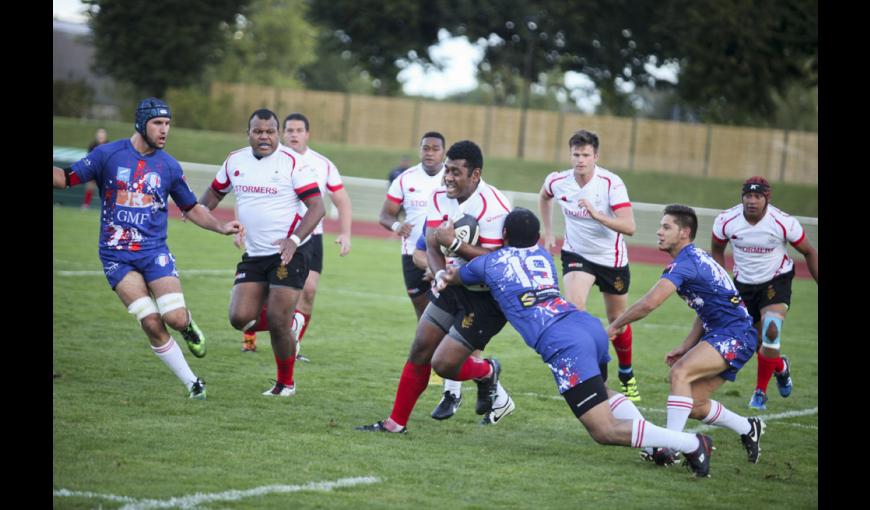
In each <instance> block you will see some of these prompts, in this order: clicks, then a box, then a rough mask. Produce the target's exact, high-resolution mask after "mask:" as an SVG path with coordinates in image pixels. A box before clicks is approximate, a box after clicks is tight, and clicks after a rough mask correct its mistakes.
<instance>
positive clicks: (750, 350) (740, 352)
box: [701, 327, 758, 381]
mask: <svg viewBox="0 0 870 510" xmlns="http://www.w3.org/2000/svg"><path fill="white" fill-rule="evenodd" d="M701 340H703V341H705V342H707V343H708V344H710V345H712V346H713V348H714V349H716V351H718V352H719V355H720V356H722V358H723V359H724V360H725V362H726V363H728V365H729V368H728V369H727V370H725V371H724V372H722V373H721V374H719V377H721V378H723V379H725V380H726V381H734V379H736V378H737V372H738V371H739V370H740V369H741V368H743V365H745V364H746V362H747V361H749V359H750V358H752V355H753V354H754V353H755V349H756V348H757V347H758V332H757V331H756V330H755V328H751V327H750V328H747V329H738V330H727V329H718V330H713V331H710V332H709V333H706V334H704V336H702V337H701Z"/></svg>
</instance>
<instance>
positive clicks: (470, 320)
mask: <svg viewBox="0 0 870 510" xmlns="http://www.w3.org/2000/svg"><path fill="white" fill-rule="evenodd" d="M472 325H474V312H471V313H470V314H468V315H466V316H465V317H463V318H462V328H463V329H468V328H470V327H471V326H472Z"/></svg>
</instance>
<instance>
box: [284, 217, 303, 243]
mask: <svg viewBox="0 0 870 510" xmlns="http://www.w3.org/2000/svg"><path fill="white" fill-rule="evenodd" d="M300 221H302V216H299V213H296V214H295V216H294V217H293V221H292V222H291V223H290V229H289V230H288V231H287V237H290V236H291V235H293V231H294V230H296V225H298V224H299V222H300ZM299 241H300V242H302V240H301V239H300V240H299Z"/></svg>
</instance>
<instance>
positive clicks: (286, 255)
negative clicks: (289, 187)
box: [272, 195, 326, 265]
mask: <svg viewBox="0 0 870 510" xmlns="http://www.w3.org/2000/svg"><path fill="white" fill-rule="evenodd" d="M302 203H303V204H305V207H307V208H308V210H307V211H305V216H303V217H302V221H300V222H299V226H298V227H296V230H294V231H293V233H292V234H291V235H289V236H288V237H286V238H284V239H278V240H276V241H274V242H273V243H272V244H274V245H276V246H278V247H279V249H280V252H281V264H282V265H286V264H288V263H289V262H290V261H291V260H293V254H295V253H296V248H298V247H299V244H298V242H301V240H302V239H305V238H306V237H308V234H310V233H311V232H313V231H314V228H315V227H316V226H317V224H318V223H320V220H321V219H323V216H325V215H326V206H325V205H324V204H323V198H322V197H321V196H320V195H314V196H309V197H307V198H305V199H304V200H302ZM297 239H298V240H299V241H297Z"/></svg>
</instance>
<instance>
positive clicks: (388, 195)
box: [387, 193, 402, 204]
mask: <svg viewBox="0 0 870 510" xmlns="http://www.w3.org/2000/svg"><path fill="white" fill-rule="evenodd" d="M387 200H389V201H390V202H395V203H397V204H401V203H402V199H401V198H396V197H394V196H393V195H390V194H389V193H387Z"/></svg>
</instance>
